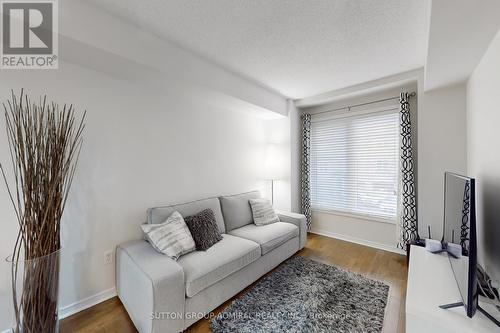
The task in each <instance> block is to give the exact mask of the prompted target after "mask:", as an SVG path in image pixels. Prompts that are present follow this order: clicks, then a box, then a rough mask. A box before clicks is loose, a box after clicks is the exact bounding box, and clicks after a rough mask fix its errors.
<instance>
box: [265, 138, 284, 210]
mask: <svg viewBox="0 0 500 333" xmlns="http://www.w3.org/2000/svg"><path fill="white" fill-rule="evenodd" d="M280 156H281V155H280V151H279V146H278V145H277V144H269V145H268V146H267V149H266V161H265V178H266V180H267V181H269V182H270V183H271V205H274V182H275V181H276V180H278V179H280V178H281V177H282V175H281V171H282V168H281V167H280Z"/></svg>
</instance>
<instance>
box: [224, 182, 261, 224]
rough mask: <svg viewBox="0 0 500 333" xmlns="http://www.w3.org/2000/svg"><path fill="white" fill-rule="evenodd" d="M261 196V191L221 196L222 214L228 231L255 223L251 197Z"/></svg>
mask: <svg viewBox="0 0 500 333" xmlns="http://www.w3.org/2000/svg"><path fill="white" fill-rule="evenodd" d="M258 198H260V193H259V191H252V192H246V193H241V194H236V195H228V196H224V197H220V198H219V199H220V205H221V208H222V215H223V216H224V222H225V224H226V232H229V231H231V230H233V229H236V228H240V227H243V226H245V225H247V224H250V223H253V215H252V209H251V208H250V202H249V200H250V199H258Z"/></svg>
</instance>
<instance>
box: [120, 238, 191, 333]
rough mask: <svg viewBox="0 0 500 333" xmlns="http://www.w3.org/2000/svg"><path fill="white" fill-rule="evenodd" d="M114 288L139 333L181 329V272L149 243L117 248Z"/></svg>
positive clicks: (124, 245)
mask: <svg viewBox="0 0 500 333" xmlns="http://www.w3.org/2000/svg"><path fill="white" fill-rule="evenodd" d="M116 290H117V293H118V296H119V297H120V300H121V301H122V303H123V305H124V306H125V309H126V310H127V312H128V314H129V315H130V318H131V319H132V321H133V322H134V324H135V326H136V328H137V330H138V331H139V332H140V333H154V332H162V333H163V332H169V333H170V332H172V333H174V332H175V333H177V332H181V331H182V330H183V325H184V304H185V283H184V271H183V270H182V267H181V266H180V265H179V264H178V263H177V262H176V261H174V260H172V259H171V258H169V257H167V256H165V255H163V254H161V253H158V252H157V251H155V249H153V247H152V246H151V245H150V244H149V243H148V242H146V241H144V240H137V241H131V242H127V243H124V244H121V245H119V246H118V247H117V250H116Z"/></svg>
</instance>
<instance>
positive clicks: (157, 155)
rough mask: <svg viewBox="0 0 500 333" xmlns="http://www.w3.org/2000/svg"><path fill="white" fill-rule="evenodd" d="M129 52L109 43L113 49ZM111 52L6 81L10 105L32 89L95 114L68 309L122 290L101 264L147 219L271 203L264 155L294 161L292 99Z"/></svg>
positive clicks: (75, 47)
mask: <svg viewBox="0 0 500 333" xmlns="http://www.w3.org/2000/svg"><path fill="white" fill-rule="evenodd" d="M60 3H61V2H60ZM65 3H66V2H65ZM65 15H69V16H78V15H75V13H74V12H67V11H66V12H65ZM99 15H101V14H99ZM99 15H98V16H99ZM102 15H105V14H102ZM82 17H84V18H85V17H86V18H87V19H88V18H89V17H87V16H86V15H83V16H82ZM96 20H97V18H96ZM110 20H111V21H110V25H109V31H106V32H104V31H103V35H106V36H108V37H109V36H110V33H111V32H113V31H115V30H119V29H114V28H116V27H114V26H113V24H114V23H113V22H115V21H113V18H110ZM62 21H65V19H64V18H63V20H62ZM66 21H67V20H66ZM87 23H88V22H85V24H87ZM115 23H116V24H118V25H119V27H120V28H123V23H120V22H115ZM74 24H75V25H77V24H79V23H78V22H74ZM82 24H83V23H82ZM87 26H88V25H87ZM61 28H62V27H61ZM72 29H75V31H78V30H81V31H84V30H85V29H83V28H82V26H80V29H78V28H75V26H73V27H72ZM130 29H131V28H130V27H127V32H128V33H129V35H123V36H121V37H122V38H123V37H127V38H128V37H130V35H131V34H132V32H133V33H135V34H133V36H136V34H138V35H141V36H142V33H141V32H140V31H135V30H133V29H132V30H130ZM131 31H132V32H131ZM115 37H120V36H115ZM62 38H63V39H64V38H67V37H64V36H63V37H62ZM82 38H83V37H82ZM147 38H152V40H153V41H154V42H155V43H156V42H158V41H159V40H158V39H155V38H153V37H147ZM147 38H146V37H144V38H143V40H141V41H140V43H141V45H142V46H143V47H146V46H148V47H149V49H147V50H144V49H143V51H144V52H149V51H151V50H152V49H151V48H153V47H154V46H155V45H150V44H148V45H145V44H144V39H147ZM89 40H90V39H89ZM89 40H87V42H88V41H89ZM127 40H128V42H127V43H128V44H127V43H123V44H124V45H125V44H127V45H129V49H128V50H129V51H131V49H132V47H134V43H132V41H133V40H131V39H127ZM121 42H122V41H121V40H118V41H116V43H111V42H110V46H109V48H112V47H115V46H116V44H120V45H121ZM122 46H123V45H122ZM102 47H104V46H103V45H100V46H98V47H96V46H95V45H94V46H92V45H88V44H86V43H81V42H75V41H74V40H73V39H66V40H65V41H64V42H63V43H61V50H60V51H61V53H62V54H65V55H64V56H63V58H64V59H66V60H69V61H71V62H72V63H69V62H67V61H62V62H61V63H60V69H59V70H37V71H18V70H10V71H2V73H1V80H0V101H1V102H5V101H6V100H7V99H8V98H9V96H10V89H14V91H16V92H19V90H20V88H25V89H26V91H27V92H28V93H29V94H30V95H31V96H32V97H33V98H34V99H38V98H39V96H40V95H44V94H47V96H48V98H49V100H54V101H57V102H59V103H61V104H62V103H72V104H74V105H75V107H76V108H77V110H79V112H83V110H87V112H88V113H87V121H86V123H87V128H86V132H85V143H84V147H83V150H82V154H81V156H80V161H79V166H78V171H77V174H76V177H75V179H74V183H73V187H72V191H71V195H70V198H69V201H68V205H67V208H66V211H65V214H64V216H63V228H62V243H63V257H62V263H61V267H62V272H61V291H60V301H61V304H60V305H61V307H65V306H67V305H69V304H72V303H75V302H79V301H81V300H82V299H85V298H86V297H90V296H93V295H95V294H97V293H100V292H103V291H106V290H109V289H111V288H113V287H114V284H115V279H114V265H104V255H103V254H104V252H105V251H107V250H112V249H114V248H115V246H116V245H117V244H119V243H121V242H124V241H127V240H130V239H137V238H140V237H141V233H140V229H139V224H140V223H141V222H143V221H144V220H145V211H146V209H147V208H148V207H151V206H155V205H160V204H166V203H177V202H183V201H187V200H193V199H199V198H203V197H207V196H214V195H220V194H230V193H237V192H243V191H248V190H252V189H258V190H260V191H261V192H262V193H263V194H264V195H266V196H268V195H269V194H268V192H267V190H268V187H267V186H268V183H266V182H265V181H264V180H263V179H264V170H263V168H264V156H265V151H266V146H267V145H268V144H269V143H276V144H279V146H280V147H281V149H282V152H283V159H285V160H289V159H290V154H289V152H290V148H289V145H290V133H289V131H290V128H289V119H288V118H287V117H285V116H283V115H281V114H280V113H283V112H284V113H286V99H285V98H284V97H283V96H280V95H278V94H275V93H274V92H272V91H268V90H266V89H264V88H262V87H260V86H258V85H256V84H255V83H252V82H250V81H246V80H245V79H243V78H240V77H238V76H236V75H235V74H233V73H230V72H226V71H224V69H221V68H219V67H217V66H215V65H213V64H211V63H209V62H206V61H204V60H203V59H199V58H197V57H196V56H193V55H189V54H187V53H185V51H183V50H179V49H176V48H175V47H174V46H172V45H169V46H168V47H159V48H158V49H157V50H155V52H157V53H155V54H154V56H155V57H156V58H161V59H163V61H164V62H165V63H166V64H168V65H169V66H171V68H172V70H174V68H175V67H176V66H177V67H181V69H180V70H179V69H176V72H175V73H172V72H171V71H168V70H158V69H155V68H154V67H153V68H152V67H149V66H147V65H145V64H146V63H147V59H146V60H144V59H143V60H144V62H143V63H141V62H139V61H138V59H134V57H133V56H130V54H128V53H126V52H127V49H126V48H122V49H120V51H121V52H123V53H121V54H120V56H117V55H116V53H114V52H112V51H113V50H110V49H109V48H108V50H105V49H103V48H102ZM151 52H152V51H151ZM180 54H181V55H184V56H180ZM146 58H147V57H146ZM193 72H196V73H193ZM199 72H201V74H203V75H204V76H205V77H200V76H199V75H200V73H199ZM282 106H284V109H282ZM271 110H272V111H271ZM283 110H285V111H283ZM273 111H276V112H273ZM3 128H4V118H3V117H0V162H2V163H3V164H6V165H7V166H8V165H9V154H8V147H7V142H6V135H5V132H4V130H3ZM290 172H291V171H290V165H289V163H285V164H284V165H283V177H282V179H280V180H279V181H278V183H277V186H276V189H275V205H276V207H277V208H281V209H289V208H290V180H289V178H290ZM3 187H4V186H1V188H0V220H1V221H2V232H1V233H0V257H2V258H5V257H7V256H8V255H9V254H10V253H11V251H12V249H13V245H14V240H15V236H16V234H17V224H16V221H15V219H14V216H13V213H12V208H11V206H10V204H9V200H8V197H7V193H6V191H5V190H4V189H3ZM8 270H9V267H8V266H7V265H6V264H5V263H4V264H2V265H0V331H2V330H3V329H6V328H7V327H8V326H9V322H10V318H11V311H10V309H11V305H10V294H9V292H10V277H9V276H8Z"/></svg>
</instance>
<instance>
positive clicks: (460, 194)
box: [443, 172, 477, 317]
mask: <svg viewBox="0 0 500 333" xmlns="http://www.w3.org/2000/svg"><path fill="white" fill-rule="evenodd" d="M475 215H476V214H475V183H474V179H473V178H469V177H464V176H460V175H457V174H453V173H450V172H446V173H445V179H444V230H443V243H445V244H447V247H448V249H449V250H451V252H452V253H453V252H454V253H456V254H458V256H456V257H455V256H453V255H449V256H448V257H449V260H450V264H451V268H452V270H453V274H454V276H455V280H456V282H457V285H458V289H459V291H460V295H461V297H462V301H463V303H464V306H465V308H466V310H467V315H468V316H469V317H472V316H473V315H474V313H475V311H476V308H477V282H476V265H477V250H476V247H477V245H476V216H475ZM452 247H453V248H454V249H455V251H453V249H452ZM460 254H461V255H460Z"/></svg>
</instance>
